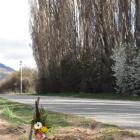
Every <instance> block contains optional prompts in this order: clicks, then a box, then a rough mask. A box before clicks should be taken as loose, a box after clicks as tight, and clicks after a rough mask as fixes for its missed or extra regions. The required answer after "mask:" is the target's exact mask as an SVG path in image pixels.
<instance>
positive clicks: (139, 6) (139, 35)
mask: <svg viewBox="0 0 140 140" xmlns="http://www.w3.org/2000/svg"><path fill="white" fill-rule="evenodd" d="M135 5H136V30H135V38H136V44H137V47H140V0H135Z"/></svg>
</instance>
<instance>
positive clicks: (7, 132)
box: [0, 118, 27, 140]
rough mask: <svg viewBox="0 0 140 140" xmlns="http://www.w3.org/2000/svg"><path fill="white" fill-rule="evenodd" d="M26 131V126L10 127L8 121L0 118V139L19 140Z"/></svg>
mask: <svg viewBox="0 0 140 140" xmlns="http://www.w3.org/2000/svg"><path fill="white" fill-rule="evenodd" d="M26 132H27V126H22V127H11V126H10V125H9V123H8V122H6V121H5V120H3V119H1V118H0V139H1V140H19V137H20V136H21V137H22V136H23V135H24V134H25V133H26Z"/></svg>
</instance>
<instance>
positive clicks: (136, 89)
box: [112, 44, 140, 95]
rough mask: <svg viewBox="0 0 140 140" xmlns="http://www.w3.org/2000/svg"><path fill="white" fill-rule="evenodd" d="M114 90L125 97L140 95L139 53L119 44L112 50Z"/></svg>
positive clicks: (136, 49)
mask: <svg viewBox="0 0 140 140" xmlns="http://www.w3.org/2000/svg"><path fill="white" fill-rule="evenodd" d="M112 59H113V60H114V65H113V66H112V70H113V71H114V77H115V79H116V87H115V88H116V90H117V92H119V93H123V94H127V95H138V94H139V93H140V73H139V72H140V61H139V60H140V51H139V50H138V48H134V47H131V46H126V45H124V44H120V46H119V47H118V48H115V49H114V50H113V56H112Z"/></svg>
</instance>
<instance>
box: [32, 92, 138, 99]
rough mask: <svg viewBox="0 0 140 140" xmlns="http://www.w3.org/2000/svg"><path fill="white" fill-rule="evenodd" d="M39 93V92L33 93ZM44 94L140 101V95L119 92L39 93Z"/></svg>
mask: <svg viewBox="0 0 140 140" xmlns="http://www.w3.org/2000/svg"><path fill="white" fill-rule="evenodd" d="M32 95H37V94H32ZM39 95H42V96H61V97H78V98H89V99H103V100H132V101H140V96H136V97H135V96H127V95H123V94H118V93H83V92H80V93H78V92H77V93H76V92H68V93H64V92H60V93H45V94H43V93H42V94H39Z"/></svg>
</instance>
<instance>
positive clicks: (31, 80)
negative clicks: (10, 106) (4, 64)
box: [0, 68, 37, 93]
mask: <svg viewBox="0 0 140 140" xmlns="http://www.w3.org/2000/svg"><path fill="white" fill-rule="evenodd" d="M36 75H37V74H36V72H35V70H33V69H29V68H23V81H22V85H23V92H28V93H33V92H35V85H36V77H37V76H36ZM0 91H1V92H7V91H10V92H11V91H12V92H19V91H20V71H16V72H14V73H12V74H10V75H8V76H7V77H6V78H5V79H4V80H2V81H1V82H0Z"/></svg>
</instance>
